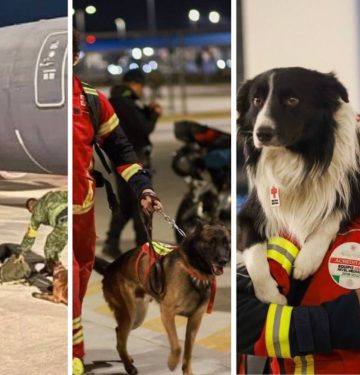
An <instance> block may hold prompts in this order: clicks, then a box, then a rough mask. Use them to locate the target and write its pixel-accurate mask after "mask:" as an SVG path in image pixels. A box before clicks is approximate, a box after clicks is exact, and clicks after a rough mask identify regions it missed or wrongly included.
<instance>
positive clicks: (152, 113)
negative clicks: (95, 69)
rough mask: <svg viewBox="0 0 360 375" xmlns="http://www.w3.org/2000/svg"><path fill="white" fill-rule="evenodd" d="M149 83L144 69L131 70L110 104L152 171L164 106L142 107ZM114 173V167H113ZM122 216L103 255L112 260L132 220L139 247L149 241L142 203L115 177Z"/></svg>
mask: <svg viewBox="0 0 360 375" xmlns="http://www.w3.org/2000/svg"><path fill="white" fill-rule="evenodd" d="M145 85H146V79H145V75H144V73H143V72H142V71H141V70H140V69H133V70H129V71H128V72H127V73H126V74H125V75H124V77H123V83H122V84H121V85H116V86H114V87H113V88H112V90H111V96H110V103H111V105H112V106H113V108H114V110H115V113H116V114H117V116H118V118H119V120H120V124H121V127H122V129H123V130H124V132H125V134H126V136H127V138H128V139H129V142H130V143H131V144H132V145H133V147H134V151H135V153H136V154H137V156H138V158H139V161H140V162H141V163H142V165H143V167H144V168H146V169H151V152H152V144H151V142H150V134H151V133H152V132H153V131H154V129H155V125H156V122H157V120H158V118H159V117H160V116H161V114H162V108H161V106H160V105H159V104H158V103H156V102H151V103H150V104H149V105H144V104H143V103H141V101H140V99H141V97H142V95H143V91H144V87H145ZM112 167H113V169H114V167H115V166H114V165H113V166H112ZM115 178H116V186H117V194H118V198H119V203H120V207H119V212H118V213H116V214H113V215H112V217H111V222H110V228H109V231H108V232H107V239H106V241H105V243H104V247H103V253H104V254H105V255H108V256H110V257H112V258H116V257H117V256H119V254H120V251H119V244H120V236H121V232H122V230H123V229H124V227H125V225H126V224H127V223H128V221H129V220H130V219H132V220H133V223H134V231H135V236H136V245H142V244H143V243H145V242H146V241H147V235H146V232H145V229H144V225H143V223H142V220H141V218H140V215H139V210H138V200H137V199H136V197H135V195H134V194H133V192H132V191H131V189H130V187H129V185H128V184H127V183H126V181H125V180H124V179H123V178H122V177H121V176H120V175H118V174H116V173H115Z"/></svg>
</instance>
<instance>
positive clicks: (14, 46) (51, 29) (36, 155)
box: [0, 18, 68, 174]
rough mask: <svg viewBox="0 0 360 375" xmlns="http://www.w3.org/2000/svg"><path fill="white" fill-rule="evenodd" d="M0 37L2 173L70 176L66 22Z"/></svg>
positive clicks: (8, 30)
mask: <svg viewBox="0 0 360 375" xmlns="http://www.w3.org/2000/svg"><path fill="white" fill-rule="evenodd" d="M0 39H1V46H0V51H1V61H0V170H6V171H17V172H31V173H50V174H67V60H68V59H67V55H68V46H67V18H56V19H51V20H41V21H38V22H32V23H26V24H22V25H15V26H9V27H3V28H0Z"/></svg>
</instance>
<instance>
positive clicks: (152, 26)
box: [146, 0, 157, 33]
mask: <svg viewBox="0 0 360 375" xmlns="http://www.w3.org/2000/svg"><path fill="white" fill-rule="evenodd" d="M146 4H147V15H148V26H149V30H150V31H151V32H152V33H155V31H156V28H157V27H156V9H155V0H146Z"/></svg>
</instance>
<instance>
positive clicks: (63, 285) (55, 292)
mask: <svg viewBox="0 0 360 375" xmlns="http://www.w3.org/2000/svg"><path fill="white" fill-rule="evenodd" d="M32 295H33V297H35V298H40V299H44V300H46V301H50V302H54V303H64V304H65V305H67V304H68V271H67V269H66V268H65V267H64V266H63V265H62V264H61V263H60V262H58V263H56V264H55V265H54V270H53V289H52V292H51V293H37V292H35V293H33V294H32Z"/></svg>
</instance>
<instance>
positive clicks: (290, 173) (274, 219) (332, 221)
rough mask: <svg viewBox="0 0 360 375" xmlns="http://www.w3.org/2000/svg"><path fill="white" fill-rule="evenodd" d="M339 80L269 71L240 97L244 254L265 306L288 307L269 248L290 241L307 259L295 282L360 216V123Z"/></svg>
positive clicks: (297, 266) (300, 71)
mask: <svg viewBox="0 0 360 375" xmlns="http://www.w3.org/2000/svg"><path fill="white" fill-rule="evenodd" d="M348 102H349V100H348V94H347V91H346V89H345V87H344V86H343V85H342V84H341V83H340V82H339V81H338V80H337V78H336V77H335V76H334V74H322V73H319V72H317V71H313V70H308V69H304V68H298V67H294V68H280V69H273V70H269V71H266V72H264V73H262V74H259V75H258V76H256V77H255V78H254V79H252V80H249V81H247V82H245V83H244V84H243V86H242V87H241V88H240V91H239V94H238V112H239V119H238V124H239V134H240V135H241V136H243V140H244V149H245V157H246V166H247V172H248V176H249V180H250V186H251V194H250V196H249V199H248V201H247V202H246V204H245V205H244V207H243V209H242V210H241V211H240V213H239V216H238V248H239V250H240V251H242V252H243V258H244V262H245V265H246V266H247V269H248V272H249V275H250V277H251V279H252V281H253V283H254V287H255V292H256V295H257V297H258V298H259V299H261V300H263V301H266V302H273V303H280V304H284V303H286V298H285V297H284V296H282V295H281V294H280V292H279V291H278V288H277V284H276V282H275V281H274V279H272V277H271V275H270V271H269V266H268V262H267V259H266V240H267V239H269V238H270V237H273V236H279V235H281V234H283V233H286V234H287V235H289V236H291V237H292V238H294V239H295V240H296V241H297V243H298V244H299V245H300V246H301V251H300V253H299V255H298V257H297V258H296V260H295V263H294V272H293V277H294V278H296V279H300V280H303V279H305V278H307V277H308V276H310V275H311V274H313V273H314V272H315V271H316V270H317V269H318V268H319V266H320V264H321V263H322V260H323V258H324V255H325V253H326V251H327V249H328V247H329V245H330V243H331V241H332V240H333V239H334V237H335V235H336V234H337V232H338V231H339V229H340V228H341V227H342V226H344V225H346V224H347V223H348V222H349V221H351V220H352V219H353V218H354V217H356V216H357V215H359V214H360V193H359V190H360V188H359V186H360V166H359V165H360V164H359V155H360V151H359V138H358V133H359V131H358V126H357V122H356V115H355V113H354V111H353V110H352V109H351V107H350V105H349V104H348Z"/></svg>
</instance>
